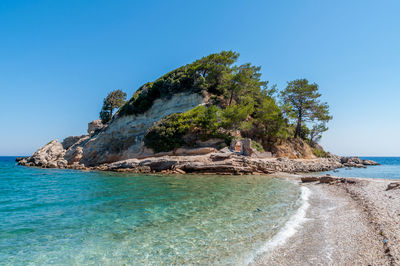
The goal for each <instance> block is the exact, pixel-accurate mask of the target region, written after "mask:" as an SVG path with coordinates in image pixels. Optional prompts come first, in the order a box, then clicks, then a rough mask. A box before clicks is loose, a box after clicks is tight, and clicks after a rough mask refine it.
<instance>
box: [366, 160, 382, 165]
mask: <svg viewBox="0 0 400 266" xmlns="http://www.w3.org/2000/svg"><path fill="white" fill-rule="evenodd" d="M362 164H363V165H379V163H377V162H375V161H372V160H362Z"/></svg>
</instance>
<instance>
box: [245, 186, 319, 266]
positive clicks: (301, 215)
mask: <svg viewBox="0 0 400 266" xmlns="http://www.w3.org/2000/svg"><path fill="white" fill-rule="evenodd" d="M300 189H301V195H300V200H301V202H302V203H301V206H300V207H299V208H298V209H297V211H296V212H295V214H294V215H292V216H291V217H290V219H289V220H288V221H287V222H286V223H285V225H284V226H283V227H282V229H281V230H279V232H278V233H277V234H276V235H275V236H274V237H273V238H271V239H270V240H269V241H268V242H266V243H265V245H263V246H262V247H261V248H260V249H258V250H257V251H256V252H255V253H254V255H253V256H251V257H250V258H249V259H248V260H247V261H246V263H245V264H246V265H249V264H250V263H252V262H254V259H255V258H256V257H257V256H259V255H261V254H263V253H267V252H268V251H271V250H273V249H274V248H276V247H278V246H281V245H283V244H284V243H285V242H286V241H287V240H288V239H289V238H290V237H292V236H293V235H294V234H295V233H296V232H297V231H298V230H299V228H300V227H301V226H302V224H303V223H304V222H305V221H307V218H306V213H307V209H308V208H309V207H310V203H309V202H308V200H309V198H310V195H311V190H310V189H309V188H306V187H301V188H300Z"/></svg>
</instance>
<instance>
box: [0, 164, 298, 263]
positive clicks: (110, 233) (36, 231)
mask: <svg viewBox="0 0 400 266" xmlns="http://www.w3.org/2000/svg"><path fill="white" fill-rule="evenodd" d="M0 191H1V193H0V265H21V264H23V265H25V264H35V265H37V264H39V265H43V264H57V265H59V264H62V265H66V264H68V265H70V264H75V265H77V264H80V265H81V264H96V265H123V264H135V265H137V264H143V265H149V264H150V265H161V264H164V265H165V264H232V263H236V264H241V263H243V262H245V261H246V260H247V259H248V258H249V257H251V256H252V255H254V253H255V252H256V251H257V250H258V249H259V248H260V247H262V246H263V245H265V243H266V242H268V240H270V239H271V238H272V237H273V236H274V235H276V233H277V232H278V231H279V229H281V228H282V227H283V226H284V224H285V223H286V222H287V221H288V219H289V218H290V217H291V216H292V214H293V213H294V212H295V211H296V210H297V209H298V208H299V206H300V204H301V201H300V200H299V198H300V190H299V187H298V186H297V185H295V184H292V183H289V182H287V181H285V180H282V179H273V178H268V177H261V176H158V175H128V174H114V173H104V172H80V171H73V170H57V169H36V168H26V167H20V166H16V165H15V162H14V158H11V157H0Z"/></svg>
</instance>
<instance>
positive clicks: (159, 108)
mask: <svg viewBox="0 0 400 266" xmlns="http://www.w3.org/2000/svg"><path fill="white" fill-rule="evenodd" d="M203 102H204V98H203V97H202V96H201V95H200V94H197V93H193V94H187V93H178V94H175V95H173V96H172V97H171V98H170V99H164V100H163V99H157V100H155V101H154V103H153V105H152V107H151V108H150V109H149V110H148V111H146V112H145V113H143V114H140V115H128V116H122V117H118V116H117V118H116V119H114V120H113V121H112V122H111V123H110V124H109V125H108V127H106V128H104V129H103V130H102V131H100V132H99V134H97V135H96V136H94V137H92V138H91V139H90V140H89V141H88V142H87V143H86V144H85V146H84V147H83V154H82V159H81V163H83V164H85V165H88V166H92V165H97V164H101V163H109V162H115V161H119V160H124V159H128V158H137V157H143V156H149V155H152V151H151V150H149V149H146V148H145V147H144V146H143V138H144V136H145V134H146V131H147V130H148V129H149V128H150V127H151V126H152V125H153V124H154V123H155V122H157V121H159V120H161V119H162V118H163V117H165V116H167V115H170V114H173V113H180V112H185V111H187V110H190V109H193V108H194V107H196V106H198V105H200V104H202V103H203Z"/></svg>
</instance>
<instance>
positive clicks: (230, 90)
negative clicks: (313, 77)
mask: <svg viewBox="0 0 400 266" xmlns="http://www.w3.org/2000/svg"><path fill="white" fill-rule="evenodd" d="M238 57H239V54H238V53H236V52H233V51H222V52H221V53H216V54H211V55H208V56H205V57H203V58H201V59H199V60H196V61H194V62H193V63H191V64H188V65H185V66H182V67H179V68H177V69H175V70H173V71H171V72H169V73H167V74H165V75H164V76H162V77H160V78H158V79H157V80H155V81H154V82H148V83H146V84H144V85H143V86H141V87H140V88H139V89H138V90H137V91H136V92H135V94H134V95H133V97H132V98H131V99H130V100H129V101H128V102H126V103H125V104H124V102H125V96H126V94H124V93H123V92H122V91H120V90H119V91H114V92H112V93H110V94H109V96H107V98H106V99H104V104H103V109H102V112H101V117H102V119H103V118H104V119H103V120H104V121H106V122H108V121H110V119H111V118H112V114H113V110H114V109H115V108H118V107H119V106H122V107H121V108H120V110H119V112H118V115H119V116H126V115H138V114H142V113H144V112H146V111H147V110H148V109H149V108H151V106H152V105H153V102H154V101H155V100H156V99H168V98H170V97H172V96H173V95H174V94H176V93H181V92H186V93H199V94H203V95H207V98H208V99H209V100H208V101H207V104H206V105H205V106H200V107H196V108H194V109H192V110H189V111H187V112H184V113H176V114H172V115H169V116H167V117H164V118H163V119H162V120H161V121H159V122H157V123H156V124H155V125H153V126H152V127H151V128H150V129H149V130H148V132H147V133H146V135H145V137H144V143H145V145H146V146H147V147H149V148H152V149H153V150H154V151H156V152H161V151H170V150H172V149H175V148H178V147H181V146H194V145H195V144H196V143H197V142H198V141H204V140H208V139H210V138H220V139H224V140H225V141H226V144H229V143H228V142H229V141H230V140H231V139H232V138H233V137H237V136H238V135H239V136H241V137H248V138H251V139H253V140H254V141H255V142H256V143H258V144H257V145H258V146H259V147H263V148H267V149H268V147H272V146H273V145H274V144H275V143H277V141H279V140H285V139H287V138H292V137H295V138H297V137H300V138H302V139H304V140H306V141H308V142H309V143H310V144H312V143H316V142H317V141H318V140H319V139H320V138H321V134H322V133H323V132H324V131H326V130H327V127H326V123H327V122H328V121H329V120H330V119H331V118H332V117H331V116H330V115H329V108H328V105H327V103H324V102H321V101H320V96H321V94H320V93H319V91H318V85H317V84H315V83H312V84H310V83H309V82H308V80H306V79H298V80H294V81H290V82H288V85H287V87H286V88H285V89H284V90H282V91H281V92H280V93H279V94H278V93H277V89H276V86H275V85H273V86H270V85H269V83H268V81H264V80H262V79H261V72H260V71H261V67H259V66H254V65H252V64H250V63H245V64H241V65H236V64H235V63H236V61H237V59H238ZM278 95H279V96H280V100H281V104H280V105H278V103H277V96H278ZM310 126H311V129H309V127H310Z"/></svg>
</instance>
